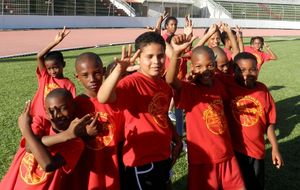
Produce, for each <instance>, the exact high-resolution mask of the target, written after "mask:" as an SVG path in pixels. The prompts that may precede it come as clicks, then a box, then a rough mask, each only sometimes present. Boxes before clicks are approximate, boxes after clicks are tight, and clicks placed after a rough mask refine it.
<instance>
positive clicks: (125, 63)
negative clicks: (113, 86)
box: [115, 44, 140, 73]
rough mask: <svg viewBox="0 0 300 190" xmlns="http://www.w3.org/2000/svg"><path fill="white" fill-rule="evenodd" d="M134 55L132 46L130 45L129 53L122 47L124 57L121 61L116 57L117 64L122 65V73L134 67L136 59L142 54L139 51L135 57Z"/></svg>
mask: <svg viewBox="0 0 300 190" xmlns="http://www.w3.org/2000/svg"><path fill="white" fill-rule="evenodd" d="M131 54H132V45H131V44H129V45H128V51H127V50H126V47H125V46H122V56H121V59H119V58H116V57H115V62H116V63H117V64H118V65H120V68H121V71H122V73H123V72H125V71H126V69H127V68H128V67H130V66H133V65H134V62H135V60H136V58H137V57H138V56H139V54H140V50H137V51H136V52H135V53H134V55H133V56H131Z"/></svg>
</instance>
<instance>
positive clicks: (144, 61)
mask: <svg viewBox="0 0 300 190" xmlns="http://www.w3.org/2000/svg"><path fill="white" fill-rule="evenodd" d="M137 61H138V63H139V65H140V72H141V73H143V74H144V75H146V76H148V77H150V78H155V77H158V76H160V75H161V73H162V71H163V69H164V64H165V49H164V47H163V46H162V45H161V44H159V43H155V42H153V43H149V44H148V45H146V46H144V47H143V48H141V53H140V56H139V57H138V59H137Z"/></svg>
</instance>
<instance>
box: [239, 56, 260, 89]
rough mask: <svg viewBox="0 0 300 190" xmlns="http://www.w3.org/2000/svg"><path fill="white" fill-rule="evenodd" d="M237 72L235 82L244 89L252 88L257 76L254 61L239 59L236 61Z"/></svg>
mask: <svg viewBox="0 0 300 190" xmlns="http://www.w3.org/2000/svg"><path fill="white" fill-rule="evenodd" d="M237 65H238V67H239V70H238V71H237V72H236V73H235V74H236V80H237V82H238V83H239V84H240V85H242V86H245V87H246V88H254V87H255V84H256V80H257V76H258V70H257V67H256V63H255V60H252V59H240V60H238V61H237Z"/></svg>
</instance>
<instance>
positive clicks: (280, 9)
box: [215, 1, 300, 21]
mask: <svg viewBox="0 0 300 190" xmlns="http://www.w3.org/2000/svg"><path fill="white" fill-rule="evenodd" d="M215 2H216V3H218V4H219V5H220V6H222V7H224V8H225V9H226V10H228V11H229V12H230V13H231V15H232V18H233V19H265V20H291V21H299V20H300V5H298V4H275V3H259V1H257V2H256V3H254V2H247V3H246V2H243V1H240V2H230V1H215Z"/></svg>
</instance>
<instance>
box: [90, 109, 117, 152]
mask: <svg viewBox="0 0 300 190" xmlns="http://www.w3.org/2000/svg"><path fill="white" fill-rule="evenodd" d="M98 121H99V122H100V123H101V130H100V132H99V134H98V135H97V136H96V137H95V139H93V140H90V141H88V142H87V143H86V146H87V148H89V149H93V150H101V149H103V148H104V147H106V146H108V145H109V144H110V143H111V142H112V140H113V137H114V124H113V121H112V120H111V118H110V117H109V115H108V114H107V113H106V112H99V117H98Z"/></svg>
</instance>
